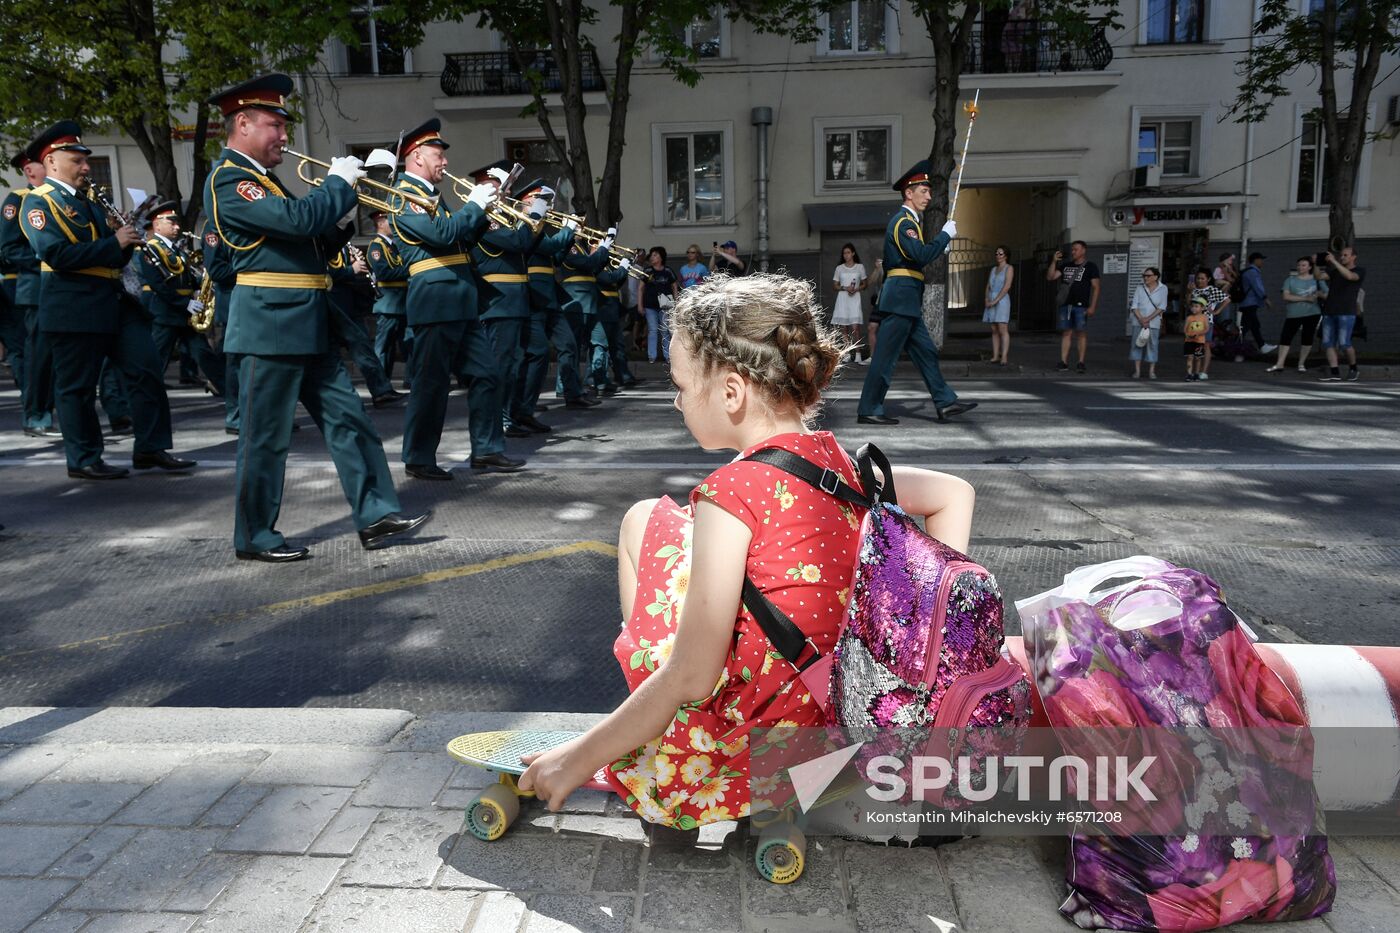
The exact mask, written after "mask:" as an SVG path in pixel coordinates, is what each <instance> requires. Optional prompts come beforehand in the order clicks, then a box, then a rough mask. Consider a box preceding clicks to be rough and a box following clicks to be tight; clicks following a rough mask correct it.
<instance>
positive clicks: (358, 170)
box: [328, 156, 365, 188]
mask: <svg viewBox="0 0 1400 933" xmlns="http://www.w3.org/2000/svg"><path fill="white" fill-rule="evenodd" d="M328 174H330V175H333V176H335V177H336V178H339V179H340V180H341V181H343V182H345V183H346V184H347V185H349V186H350V187H351V188H353V187H355V183H356V182H357V181H359V180H360V179H361V178H364V177H365V170H364V163H363V162H361V161H360V160H359V159H357V158H355V157H354V156H338V157H337V158H334V159H331V170H330V172H329V173H328Z"/></svg>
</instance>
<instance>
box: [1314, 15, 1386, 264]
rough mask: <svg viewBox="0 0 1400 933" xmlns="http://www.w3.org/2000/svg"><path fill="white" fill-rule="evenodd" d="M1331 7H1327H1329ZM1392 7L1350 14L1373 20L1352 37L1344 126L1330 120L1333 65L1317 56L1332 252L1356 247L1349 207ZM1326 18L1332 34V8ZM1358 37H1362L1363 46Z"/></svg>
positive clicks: (1333, 100)
mask: <svg viewBox="0 0 1400 933" xmlns="http://www.w3.org/2000/svg"><path fill="white" fill-rule="evenodd" d="M1333 5H1334V4H1333V3H1331V2H1329V3H1328V6H1329V7H1331V6H1333ZM1392 6H1393V4H1390V3H1383V4H1377V5H1376V6H1375V8H1373V9H1372V8H1363V9H1360V10H1357V11H1356V14H1355V15H1357V16H1359V17H1363V18H1364V17H1374V21H1373V22H1371V23H1370V28H1364V27H1363V21H1361V20H1359V21H1358V23H1357V26H1356V27H1355V31H1356V32H1357V33H1358V37H1357V47H1356V63H1355V67H1354V69H1353V72H1354V74H1353V78H1352V84H1351V100H1350V102H1349V103H1348V105H1347V119H1346V121H1345V122H1344V123H1343V122H1341V121H1339V120H1338V119H1336V85H1335V79H1329V77H1328V75H1329V72H1334V69H1335V62H1334V61H1333V60H1332V57H1331V55H1330V53H1328V52H1324V53H1323V63H1324V66H1325V67H1324V72H1323V81H1322V87H1323V111H1324V114H1325V113H1326V110H1327V103H1328V97H1329V96H1330V97H1331V105H1332V111H1333V120H1332V123H1331V124H1328V127H1327V132H1328V134H1329V135H1328V137H1327V144H1328V147H1329V148H1330V149H1331V151H1332V160H1331V169H1332V171H1331V181H1332V203H1331V204H1330V205H1328V208H1327V225H1328V228H1329V229H1328V233H1329V238H1328V242H1329V245H1330V246H1331V247H1332V248H1333V249H1335V250H1339V249H1341V247H1343V246H1348V245H1350V246H1355V245H1356V226H1355V223H1354V221H1353V217H1352V205H1353V204H1354V203H1355V202H1356V173H1357V171H1358V170H1359V168H1360V166H1361V153H1362V150H1363V149H1364V147H1365V145H1366V110H1367V108H1369V107H1370V105H1371V93H1372V91H1373V90H1374V89H1375V84H1376V74H1377V72H1378V71H1379V70H1380V62H1381V56H1382V55H1384V54H1385V46H1386V39H1387V34H1386V27H1387V26H1388V24H1389V23H1390V20H1391V17H1392V15H1393V13H1392V9H1391V8H1392ZM1327 15H1328V14H1327V11H1325V10H1324V13H1323V17H1324V28H1326V27H1327V23H1326V17H1327ZM1331 15H1332V16H1333V22H1332V24H1331V25H1332V28H1333V29H1334V30H1335V16H1336V10H1335V9H1333V10H1332V11H1331ZM1361 36H1367V37H1368V38H1367V39H1366V42H1365V44H1364V45H1363V44H1362V41H1361ZM1334 125H1335V126H1336V129H1335V130H1334V129H1333V126H1334ZM1334 133H1335V135H1333V134H1334Z"/></svg>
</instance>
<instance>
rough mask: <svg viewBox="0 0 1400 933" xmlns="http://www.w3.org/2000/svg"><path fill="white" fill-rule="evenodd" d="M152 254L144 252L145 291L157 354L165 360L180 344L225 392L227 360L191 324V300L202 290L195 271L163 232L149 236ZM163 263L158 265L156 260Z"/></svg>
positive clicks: (185, 355)
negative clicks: (162, 234) (225, 362)
mask: <svg viewBox="0 0 1400 933" xmlns="http://www.w3.org/2000/svg"><path fill="white" fill-rule="evenodd" d="M147 242H149V244H150V246H151V251H152V252H154V253H155V254H156V255H155V257H152V256H150V255H148V254H147V252H146V251H145V250H143V251H142V252H141V258H140V260H139V262H140V275H141V291H142V292H143V294H145V296H146V297H147V303H146V310H147V312H148V313H149V314H150V316H151V336H152V338H154V340H155V344H156V356H157V358H158V359H159V360H160V361H161V362H162V363H164V362H165V361H167V360H169V359H170V353H171V351H172V350H174V349H175V348H176V347H179V348H180V355H181V356H182V357H188V358H190V359H191V360H193V361H194V362H195V364H196V365H198V366H199V369H200V371H201V372H203V373H204V378H206V379H208V380H209V381H210V382H211V383H212V384H213V386H214V389H215V391H217V392H218V393H219V394H221V395H222V394H223V393H224V389H225V386H224V361H223V359H222V358H221V357H220V355H219V354H217V353H215V352H214V351H213V349H212V348H211V347H210V346H209V341H207V340H205V339H204V335H203V334H201V333H200V332H199V331H197V330H195V329H194V327H193V326H192V325H191V324H190V313H189V303H190V301H192V300H193V299H194V295H195V292H196V291H198V290H199V279H198V278H197V277H196V276H195V273H194V270H193V269H191V268H189V265H188V263H186V262H185V259H184V257H182V256H181V255H180V254H179V253H178V252H177V251H176V250H175V248H174V245H173V244H172V243H170V241H168V240H166V239H165V238H164V237H162V236H160V235H159V234H152V235H151V236H149V237H147ZM157 260H158V261H159V263H160V266H159V267H157V266H156V261H157Z"/></svg>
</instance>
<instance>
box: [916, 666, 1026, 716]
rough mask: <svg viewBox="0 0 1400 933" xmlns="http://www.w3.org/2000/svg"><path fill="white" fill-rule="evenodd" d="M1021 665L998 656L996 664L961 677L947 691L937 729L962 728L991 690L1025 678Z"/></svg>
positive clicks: (999, 688)
mask: <svg viewBox="0 0 1400 933" xmlns="http://www.w3.org/2000/svg"><path fill="white" fill-rule="evenodd" d="M1021 676H1022V671H1021V665H1019V664H1015V663H1013V662H1011V661H1008V660H1006V658H997V660H996V663H995V664H993V665H992V666H991V667H989V668H987V669H986V670H985V671H978V672H977V673H975V674H966V675H964V676H962V677H959V678H958V679H957V680H956V681H954V682H953V685H952V686H951V687H949V688H948V692H947V693H945V694H943V702H942V703H941V704H939V707H938V715H936V716H934V718H933V727H934V728H935V729H944V728H946V729H962V728H963V727H965V726H966V725H967V719H968V717H969V716H971V715H972V711H973V710H975V709H976V708H977V704H978V703H980V702H981V701H982V698H983V697H985V696H987V694H989V693H995V692H996V691H998V690H1004V689H1006V688H1007V687H1010V686H1011V685H1012V684H1014V683H1016V682H1017V681H1018V680H1020V679H1021Z"/></svg>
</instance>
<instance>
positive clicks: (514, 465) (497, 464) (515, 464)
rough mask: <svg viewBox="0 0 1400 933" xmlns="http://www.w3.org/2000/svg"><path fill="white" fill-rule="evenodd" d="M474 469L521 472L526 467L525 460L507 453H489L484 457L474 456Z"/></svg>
mask: <svg viewBox="0 0 1400 933" xmlns="http://www.w3.org/2000/svg"><path fill="white" fill-rule="evenodd" d="M472 469H473V470H488V471H490V472H492V473H519V472H520V471H521V470H523V469H525V461H524V460H516V459H515V458H514V457H507V456H506V455H505V454H487V455H486V456H484V457H472Z"/></svg>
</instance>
